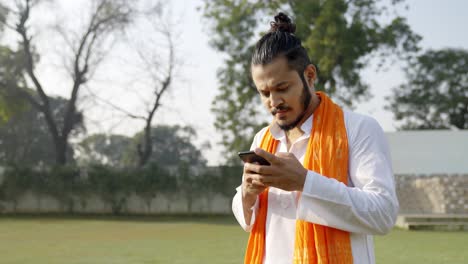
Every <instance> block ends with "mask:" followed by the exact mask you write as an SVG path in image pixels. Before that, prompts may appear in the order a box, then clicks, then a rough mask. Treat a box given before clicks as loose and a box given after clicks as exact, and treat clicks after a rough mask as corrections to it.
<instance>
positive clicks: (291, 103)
mask: <svg viewBox="0 0 468 264" xmlns="http://www.w3.org/2000/svg"><path fill="white" fill-rule="evenodd" d="M294 31H295V26H294V24H292V23H291V20H290V19H289V18H288V17H287V16H286V15H284V14H283V13H279V14H278V15H277V16H275V22H272V23H271V29H270V32H268V33H267V34H266V35H264V36H263V37H262V38H261V39H260V40H259V41H258V42H257V45H256V47H255V50H254V53H253V56H252V66H251V73H252V78H253V81H254V83H255V85H256V87H257V90H258V92H259V94H260V97H261V99H262V102H263V104H264V105H265V107H266V108H267V110H268V111H270V112H271V114H272V115H273V117H274V120H273V122H272V124H271V125H270V126H268V127H265V128H264V129H262V130H261V131H260V132H258V133H257V135H256V136H255V138H254V141H253V144H252V148H251V149H253V150H255V152H256V153H257V154H258V155H260V156H262V157H264V158H265V159H266V160H268V161H269V162H270V163H271V165H269V166H264V165H259V164H253V163H245V165H244V172H243V180H242V185H241V186H240V187H238V188H237V194H236V195H235V196H234V199H233V204H232V209H233V212H234V215H235V217H236V219H237V221H238V222H239V224H240V225H241V226H242V227H243V228H244V230H246V231H249V232H250V237H249V242H248V245H247V250H246V254H245V263H268V264H271V263H275V264H276V263H358V264H365V263H374V262H375V259H374V245H373V239H372V235H374V234H385V233H387V232H389V231H390V230H391V228H392V227H393V225H394V223H395V219H396V215H397V212H398V200H397V197H396V194H395V186H394V178H393V173H392V169H391V161H390V155H389V151H388V146H387V143H386V141H385V137H384V133H383V131H382V129H381V128H380V126H379V125H378V123H377V122H376V121H375V120H374V119H372V118H370V117H366V116H363V115H359V114H356V113H352V112H350V111H346V110H342V109H341V108H340V107H338V106H337V105H336V104H334V103H333V102H332V101H331V99H330V98H329V97H328V96H327V95H326V94H324V93H320V92H318V93H317V92H315V88H314V81H315V80H316V77H317V73H316V68H315V66H314V65H313V64H312V63H311V62H310V60H309V58H308V55H307V53H306V51H305V49H304V48H303V47H302V45H301V42H300V40H299V39H298V38H297V37H296V36H295V35H294V34H293V33H294Z"/></svg>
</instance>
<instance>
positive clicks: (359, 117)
mask: <svg viewBox="0 0 468 264" xmlns="http://www.w3.org/2000/svg"><path fill="white" fill-rule="evenodd" d="M343 113H344V119H345V126H346V131H347V134H348V139H349V140H351V141H352V142H353V141H360V139H363V138H368V137H374V136H376V137H380V135H383V129H382V127H381V126H380V124H379V122H377V120H376V119H375V118H373V117H371V116H368V115H364V114H360V113H356V112H353V111H350V110H343Z"/></svg>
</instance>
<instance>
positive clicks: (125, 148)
mask: <svg viewBox="0 0 468 264" xmlns="http://www.w3.org/2000/svg"><path fill="white" fill-rule="evenodd" d="M132 147H133V142H132V138H130V137H127V136H123V135H106V134H94V135H91V136H89V137H87V138H85V139H83V140H82V141H81V142H80V143H79V145H78V150H79V152H80V162H81V163H82V164H83V165H85V164H103V165H108V166H112V167H119V168H121V167H127V166H130V165H131V164H130V160H131V159H132V156H134V155H135V154H134V153H133V152H135V151H134V150H133V149H132Z"/></svg>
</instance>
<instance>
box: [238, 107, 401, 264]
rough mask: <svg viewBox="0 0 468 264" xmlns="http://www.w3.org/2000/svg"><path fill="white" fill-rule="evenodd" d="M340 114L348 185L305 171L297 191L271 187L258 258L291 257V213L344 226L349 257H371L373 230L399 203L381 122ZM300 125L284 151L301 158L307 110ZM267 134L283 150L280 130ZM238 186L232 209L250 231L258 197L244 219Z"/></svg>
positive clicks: (269, 261) (270, 261) (277, 262)
mask: <svg viewBox="0 0 468 264" xmlns="http://www.w3.org/2000/svg"><path fill="white" fill-rule="evenodd" d="M344 120H345V126H346V132H347V136H348V145H349V171H348V186H346V185H345V184H343V183H340V182H338V181H337V180H335V179H330V178H327V177H325V176H322V175H320V174H318V173H315V172H313V171H309V172H308V173H307V176H306V181H305V184H304V189H303V192H302V195H301V196H298V193H297V192H288V191H283V190H281V189H277V188H270V189H269V190H270V191H269V194H268V213H267V220H266V241H265V243H266V252H265V256H264V261H263V263H265V264H282V263H292V259H293V252H294V235H295V230H296V219H301V220H305V221H308V222H311V223H316V224H320V225H325V226H330V227H334V228H338V229H342V230H346V231H349V232H350V233H351V235H350V238H351V248H352V254H353V259H354V263H356V264H366V263H375V257H374V243H373V239H372V235H376V234H377V235H382V234H386V233H387V232H389V231H390V230H391V228H392V227H393V225H394V224H395V220H396V216H397V213H398V207H399V206H398V199H397V196H396V193H395V181H394V177H393V172H392V167H391V160H390V153H389V149H388V145H387V141H386V139H385V135H384V133H383V131H382V128H381V127H380V126H379V124H378V123H377V121H375V120H374V119H373V118H371V117H368V116H364V115H360V114H356V113H353V112H350V111H346V110H345V111H344ZM301 130H302V131H303V132H304V134H303V135H302V136H301V137H300V138H299V139H298V140H297V141H296V142H295V143H294V144H292V145H291V148H290V150H289V152H291V153H293V154H294V155H295V156H296V158H297V159H298V160H300V161H301V162H302V163H303V160H304V157H305V153H306V149H307V143H308V140H309V138H310V132H311V130H312V116H311V117H310V118H309V119H307V120H306V122H304V124H302V126H301ZM265 131H266V128H264V129H262V130H261V131H260V132H258V133H257V135H256V136H255V138H254V141H253V143H252V147H251V149H255V148H256V147H259V146H260V142H261V140H262V138H263V135H264V134H265ZM271 134H272V136H273V137H274V138H275V139H277V140H279V141H280V143H279V145H278V148H277V152H287V148H286V136H285V133H284V131H282V130H281V129H280V128H279V127H278V126H276V125H273V126H272V128H271ZM241 192H242V190H241V188H240V187H238V188H237V193H236V195H235V196H234V199H233V202H232V210H233V212H234V215H235V217H236V219H237V221H238V222H239V224H240V225H241V226H242V228H243V229H244V230H245V231H250V230H251V228H252V224H253V223H254V221H255V219H256V217H255V216H256V214H257V210H258V199H257V202H256V203H255V205H254V206H253V207H252V210H253V214H252V219H251V223H249V224H246V223H245V220H244V213H243V209H242V193H241ZM298 197H300V198H298Z"/></svg>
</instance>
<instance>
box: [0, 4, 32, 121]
mask: <svg viewBox="0 0 468 264" xmlns="http://www.w3.org/2000/svg"><path fill="white" fill-rule="evenodd" d="M0 9H1V7H0ZM0 20H1V17H0ZM0 24H1V21H0ZM0 33H1V29H0ZM22 60H23V56H22V55H21V54H20V53H17V52H14V51H12V50H11V49H9V48H8V47H5V46H2V45H0V123H1V122H6V121H8V119H9V118H10V117H11V116H12V115H14V114H15V113H19V112H21V111H23V110H24V109H25V108H26V107H27V102H26V100H25V99H24V98H22V97H20V96H19V95H18V94H17V92H16V91H17V89H24V88H23V87H25V80H24V78H23V75H22V74H23V71H24V63H23V62H22Z"/></svg>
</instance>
